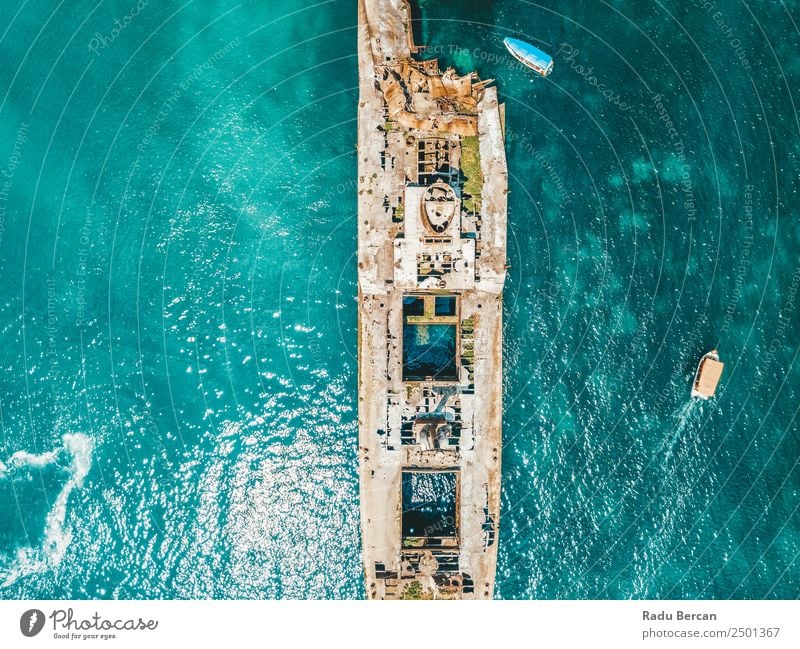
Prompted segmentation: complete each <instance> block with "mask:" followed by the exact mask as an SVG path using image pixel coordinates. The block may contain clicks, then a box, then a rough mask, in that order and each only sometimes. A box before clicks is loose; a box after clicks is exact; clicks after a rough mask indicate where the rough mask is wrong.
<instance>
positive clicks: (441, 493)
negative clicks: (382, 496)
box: [403, 471, 458, 540]
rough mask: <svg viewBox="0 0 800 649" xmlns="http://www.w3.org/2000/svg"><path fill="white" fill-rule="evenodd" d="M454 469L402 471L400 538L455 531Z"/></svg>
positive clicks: (429, 536) (441, 535) (446, 534)
mask: <svg viewBox="0 0 800 649" xmlns="http://www.w3.org/2000/svg"><path fill="white" fill-rule="evenodd" d="M457 488H458V472H457V471H403V538H404V539H411V538H414V539H428V540H432V539H434V538H452V537H455V536H457V534H458V523H457V516H456V514H457V511H456V509H457V507H456V501H457V498H456V494H457V491H458V489H457Z"/></svg>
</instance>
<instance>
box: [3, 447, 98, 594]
mask: <svg viewBox="0 0 800 649" xmlns="http://www.w3.org/2000/svg"><path fill="white" fill-rule="evenodd" d="M61 441H62V443H63V446H62V447H61V448H58V449H55V450H53V451H49V452H47V453H41V454H38V455H37V454H33V453H28V452H26V451H18V452H16V453H14V454H13V455H12V456H11V457H10V458H9V460H8V464H7V465H5V464H3V463H2V462H0V478H5V477H7V476H8V475H9V474H11V473H12V471H15V470H17V469H20V468H23V467H26V466H28V467H40V468H41V467H45V466H48V465H50V464H53V463H56V462H58V460H59V459H60V458H61V457H62V456H64V455H66V456H68V457H69V466H68V467H67V471H68V472H69V478H68V479H67V481H66V482H65V483H64V486H63V487H62V488H61V491H60V492H59V494H58V496H57V497H56V499H55V502H54V503H53V506H52V508H51V509H50V511H49V512H48V514H47V517H46V519H45V529H44V539H43V541H42V543H41V545H40V546H39V547H30V546H28V547H22V548H19V549H18V550H17V552H16V556H15V557H14V559H13V560H12V561H11V562H10V563H11V565H10V567H9V568H8V569H7V570H2V569H0V580H2V584H0V585H2V587H8V586H10V585H12V584H13V583H14V582H15V581H17V579H19V578H20V577H24V576H26V575H30V574H32V573H34V572H41V571H44V570H47V569H48V568H52V567H55V566H57V565H58V564H59V563H60V562H61V560H62V558H63V557H64V552H65V551H66V549H67V547H69V543H70V541H71V539H72V534H71V532H70V531H69V530H66V529H65V527H64V522H65V520H66V516H67V503H68V501H69V496H70V494H71V493H72V491H73V490H74V489H75V488H76V487H77V488H80V487H82V486H83V482H84V479H85V478H86V476H87V475H88V473H89V471H90V470H91V468H92V452H93V450H94V440H93V439H92V438H91V437H89V436H87V435H83V434H81V433H70V434H66V435H64V436H63V437H62V438H61Z"/></svg>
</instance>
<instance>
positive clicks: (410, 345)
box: [403, 295, 458, 381]
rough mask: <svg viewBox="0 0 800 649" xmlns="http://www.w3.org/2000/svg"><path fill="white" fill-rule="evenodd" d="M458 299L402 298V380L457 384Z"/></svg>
mask: <svg viewBox="0 0 800 649" xmlns="http://www.w3.org/2000/svg"><path fill="white" fill-rule="evenodd" d="M457 312H458V296H457V295H406V296H404V297H403V380H404V381H425V380H429V379H433V380H436V381H456V380H458V353H457V352H458V317H457Z"/></svg>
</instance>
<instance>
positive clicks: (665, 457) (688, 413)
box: [662, 399, 703, 466]
mask: <svg viewBox="0 0 800 649" xmlns="http://www.w3.org/2000/svg"><path fill="white" fill-rule="evenodd" d="M702 414H703V404H702V403H701V402H700V401H698V400H697V399H691V400H690V401H688V402H687V403H684V404H683V405H682V406H680V407H678V408H676V409H675V410H674V411H673V412H672V414H671V415H670V417H669V421H670V422H671V428H670V432H669V433H668V434H667V437H666V440H665V442H664V445H663V448H662V464H663V465H664V466H666V465H668V464H669V462H670V460H671V459H672V457H673V455H674V454H675V449H676V447H677V446H678V442H679V441H680V440H681V439H682V438H683V436H684V433H685V432H687V431H688V430H691V428H692V426H693V424H694V423H695V422H696V421H699V419H700V416H701V415H702Z"/></svg>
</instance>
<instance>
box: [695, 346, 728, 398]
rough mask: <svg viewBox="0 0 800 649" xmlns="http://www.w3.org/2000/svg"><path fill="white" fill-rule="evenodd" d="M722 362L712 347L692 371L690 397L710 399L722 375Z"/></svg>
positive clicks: (723, 365)
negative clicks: (692, 378) (693, 371)
mask: <svg viewBox="0 0 800 649" xmlns="http://www.w3.org/2000/svg"><path fill="white" fill-rule="evenodd" d="M724 367H725V364H724V363H720V360H719V355H718V354H717V350H716V349H712V350H711V351H710V352H708V353H707V354H706V355H705V356H703V358H701V359H700V363H699V364H698V365H697V371H696V372H695V373H694V383H693V384H692V397H693V398H698V399H710V398H711V397H713V396H714V392H716V390H717V385H719V380H720V378H721V377H722V368H724Z"/></svg>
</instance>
